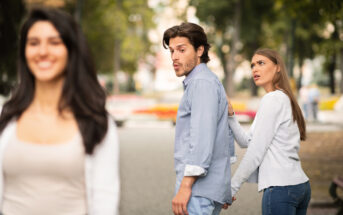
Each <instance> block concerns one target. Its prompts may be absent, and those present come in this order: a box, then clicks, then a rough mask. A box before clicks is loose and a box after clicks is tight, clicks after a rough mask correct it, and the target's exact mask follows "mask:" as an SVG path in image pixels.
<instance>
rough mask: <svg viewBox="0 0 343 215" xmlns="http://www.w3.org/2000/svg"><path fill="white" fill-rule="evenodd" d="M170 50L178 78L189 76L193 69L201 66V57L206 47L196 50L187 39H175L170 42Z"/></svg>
mask: <svg viewBox="0 0 343 215" xmlns="http://www.w3.org/2000/svg"><path fill="white" fill-rule="evenodd" d="M169 50H170V54H171V58H172V61H173V67H174V70H175V74H176V76H177V77H181V76H184V75H188V74H189V72H190V71H192V69H193V68H194V67H195V66H196V65H198V64H200V57H201V55H202V54H203V52H204V47H203V46H200V47H199V48H198V50H195V49H194V47H193V45H192V44H191V43H190V42H189V40H188V38H187V37H174V38H171V39H170V40H169Z"/></svg>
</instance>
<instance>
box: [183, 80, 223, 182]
mask: <svg viewBox="0 0 343 215" xmlns="http://www.w3.org/2000/svg"><path fill="white" fill-rule="evenodd" d="M214 84H215V83H211V82H210V81H207V80H202V79H200V80H194V81H193V82H192V83H190V86H189V87H190V90H189V91H188V94H187V101H188V102H189V105H190V106H191V120H190V142H189V150H188V154H187V163H186V168H185V172H184V173H185V176H186V175H188V176H204V175H206V173H207V170H208V168H209V166H210V162H211V159H212V154H213V146H214V141H215V137H216V128H217V117H218V108H219V99H218V98H219V95H218V92H217V90H216V87H215V86H214Z"/></svg>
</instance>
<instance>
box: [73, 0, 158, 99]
mask: <svg viewBox="0 0 343 215" xmlns="http://www.w3.org/2000/svg"><path fill="white" fill-rule="evenodd" d="M79 1H80V0H79ZM69 4H70V3H69ZM71 4H72V6H71V9H69V10H73V11H78V10H77V8H76V6H77V4H75V2H72V3H71ZM81 14H82V15H81V24H82V28H83V31H84V32H85V34H86V37H87V39H88V42H89V45H90V47H91V50H92V53H93V56H94V60H95V63H96V66H97V68H98V70H99V71H100V72H102V73H108V74H109V73H113V74H114V77H115V73H116V72H118V71H124V72H126V73H127V74H129V76H130V77H131V78H132V75H133V74H134V73H135V72H136V70H137V66H138V63H139V61H140V60H142V59H144V58H145V57H146V55H147V54H149V52H150V46H151V43H150V41H149V40H148V37H147V32H148V30H149V29H151V28H153V27H154V22H153V21H152V19H153V16H154V12H153V10H152V9H151V8H149V7H148V0H135V1H131V0H116V1H113V0H101V1H98V0H84V1H83V4H82V12H81ZM114 82H115V84H114V91H115V92H116V93H117V92H118V91H119V88H118V83H116V80H114Z"/></svg>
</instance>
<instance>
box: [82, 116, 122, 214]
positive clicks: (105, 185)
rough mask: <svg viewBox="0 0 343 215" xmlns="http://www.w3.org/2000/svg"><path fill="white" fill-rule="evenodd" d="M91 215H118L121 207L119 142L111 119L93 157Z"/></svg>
mask: <svg viewBox="0 0 343 215" xmlns="http://www.w3.org/2000/svg"><path fill="white" fill-rule="evenodd" d="M91 159H92V172H91V174H92V178H91V195H90V196H91V198H92V199H91V204H92V207H91V210H92V211H89V212H88V213H89V214H90V215H116V214H118V207H119V165H118V163H119V141H118V136H117V129H116V126H115V124H114V121H113V119H112V118H111V117H109V123H108V129H107V133H106V136H105V137H104V140H103V141H102V143H101V144H99V145H98V146H97V147H96V148H95V151H94V154H93V155H92V156H91Z"/></svg>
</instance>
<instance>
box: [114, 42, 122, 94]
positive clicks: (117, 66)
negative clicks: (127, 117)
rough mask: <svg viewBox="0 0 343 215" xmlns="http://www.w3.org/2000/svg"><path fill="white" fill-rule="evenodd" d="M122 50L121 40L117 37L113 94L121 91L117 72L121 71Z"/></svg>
mask: <svg viewBox="0 0 343 215" xmlns="http://www.w3.org/2000/svg"><path fill="white" fill-rule="evenodd" d="M120 50H121V41H120V40H119V39H116V40H115V41H114V59H113V62H114V66H113V94H118V93H119V83H118V78H117V74H118V72H119V71H120Z"/></svg>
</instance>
